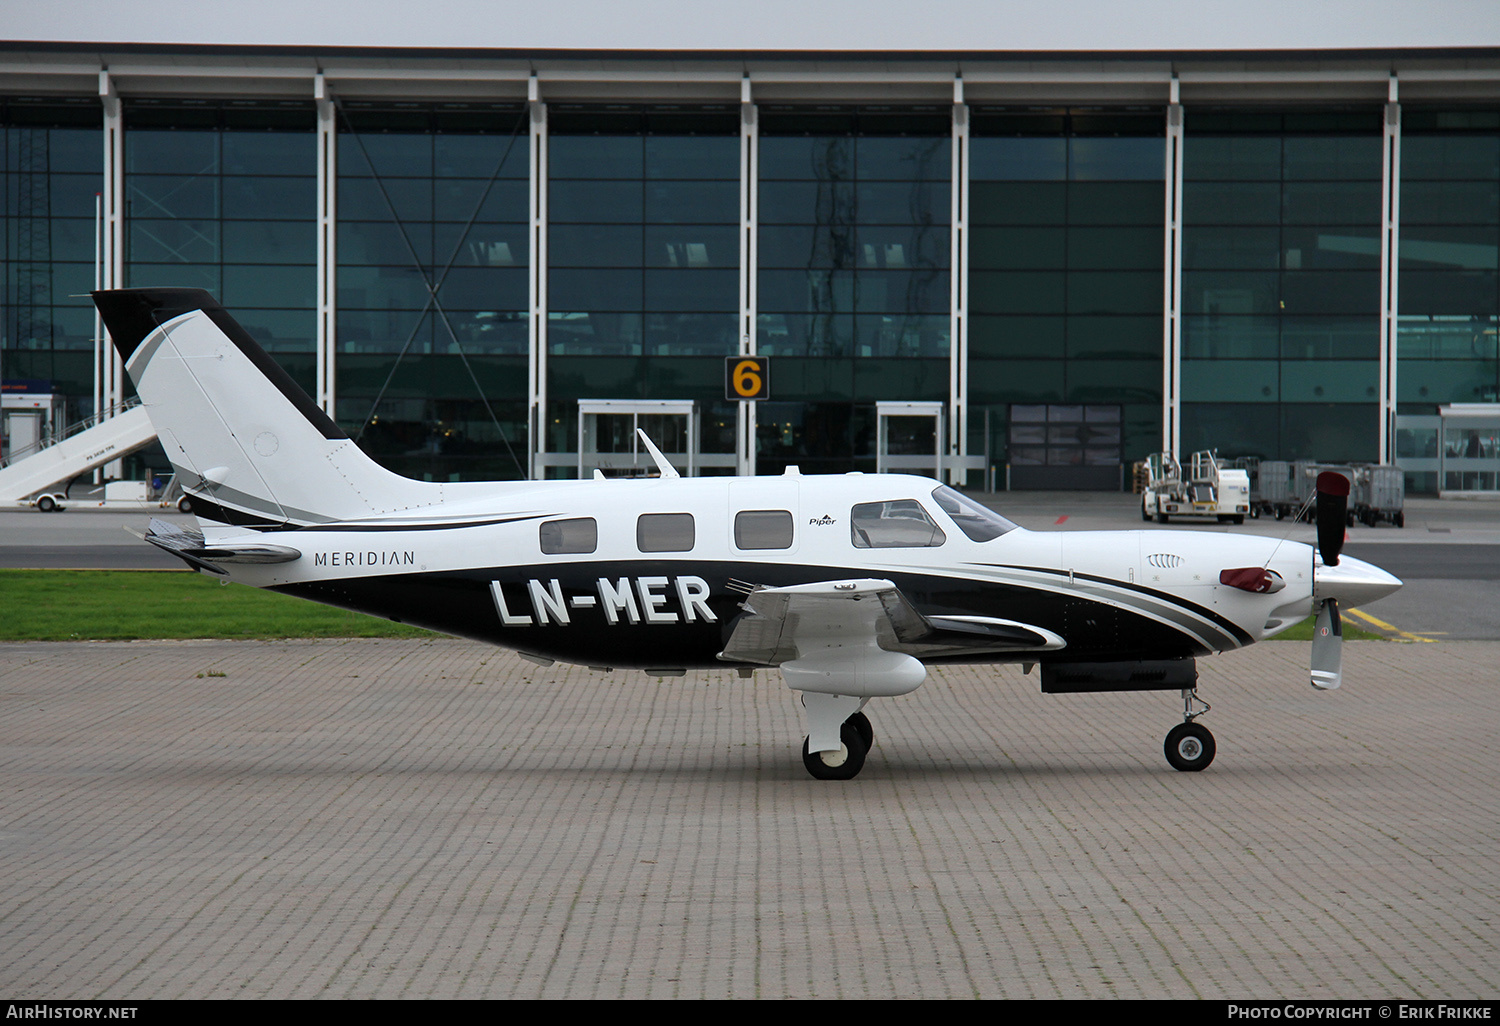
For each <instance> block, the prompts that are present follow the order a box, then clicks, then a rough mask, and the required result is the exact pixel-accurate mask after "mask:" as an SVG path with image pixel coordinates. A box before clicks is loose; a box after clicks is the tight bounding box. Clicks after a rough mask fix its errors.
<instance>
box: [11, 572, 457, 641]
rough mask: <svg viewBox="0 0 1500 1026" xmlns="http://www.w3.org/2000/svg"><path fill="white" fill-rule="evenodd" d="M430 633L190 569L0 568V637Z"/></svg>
mask: <svg viewBox="0 0 1500 1026" xmlns="http://www.w3.org/2000/svg"><path fill="white" fill-rule="evenodd" d="M435 636H437V635H434V634H433V633H432V632H431V631H426V630H423V629H421V628H420V627H409V626H407V625H405V624H399V623H391V622H390V621H389V620H381V619H378V618H376V617H373V616H365V615H364V614H362V613H351V612H349V611H348V610H345V609H336V608H334V607H333V606H325V605H321V604H319V603H317V602H308V601H307V600H305V599H299V598H293V597H292V596H290V595H282V594H279V593H277V592H272V591H263V590H261V589H259V588H249V587H246V586H244V585H241V584H230V585H221V584H220V583H219V582H218V581H216V580H211V579H210V578H208V577H205V576H204V575H203V574H197V573H193V572H192V571H188V570H184V571H182V572H172V571H167V572H161V571H157V572H142V571H138V570H0V641H130V640H137V639H148V638H149V639H177V638H422V637H426V638H430V637H435Z"/></svg>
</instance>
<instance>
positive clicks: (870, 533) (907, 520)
mask: <svg viewBox="0 0 1500 1026" xmlns="http://www.w3.org/2000/svg"><path fill="white" fill-rule="evenodd" d="M849 534H850V540H851V541H853V543H854V547H855V548H856V549H914V548H934V547H936V546H938V545H941V544H943V542H945V541H947V540H948V536H947V535H945V534H944V533H943V529H942V528H941V527H939V526H938V525H937V524H935V523H934V522H933V520H932V517H930V516H928V515H927V511H926V510H925V509H923V508H922V504H921V503H920V502H918V501H917V500H916V499H891V500H888V501H886V502H861V503H859V504H858V505H856V506H855V507H854V508H853V509H852V510H851V511H850V513H849Z"/></svg>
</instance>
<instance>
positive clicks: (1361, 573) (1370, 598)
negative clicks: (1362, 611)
mask: <svg viewBox="0 0 1500 1026" xmlns="http://www.w3.org/2000/svg"><path fill="white" fill-rule="evenodd" d="M1400 587H1401V578H1399V577H1397V576H1396V575H1395V574H1391V573H1387V572H1386V571H1384V570H1382V569H1380V567H1378V566H1376V565H1375V564H1374V563H1366V562H1365V561H1364V560H1362V559H1355V558H1353V557H1352V556H1345V557H1343V558H1342V559H1340V560H1339V564H1338V566H1324V565H1323V564H1322V563H1321V562H1319V563H1317V564H1316V565H1315V566H1314V567H1313V595H1314V596H1316V597H1317V598H1320V599H1329V598H1332V599H1338V600H1339V602H1340V603H1341V604H1342V605H1343V606H1344V607H1345V608H1348V607H1350V606H1363V605H1367V604H1369V603H1371V602H1374V601H1375V600H1376V599H1381V598H1384V597H1385V596H1387V595H1389V594H1391V593H1392V592H1393V591H1395V590H1396V589H1397V588H1400Z"/></svg>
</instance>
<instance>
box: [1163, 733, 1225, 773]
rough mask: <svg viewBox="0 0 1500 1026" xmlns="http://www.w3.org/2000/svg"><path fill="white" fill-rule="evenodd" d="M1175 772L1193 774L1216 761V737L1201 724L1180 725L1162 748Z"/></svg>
mask: <svg viewBox="0 0 1500 1026" xmlns="http://www.w3.org/2000/svg"><path fill="white" fill-rule="evenodd" d="M1162 748H1163V750H1164V751H1165V752H1166V756H1167V761H1168V762H1170V763H1171V764H1172V768H1173V769H1175V770H1182V771H1183V772H1184V773H1192V772H1196V771H1197V770H1201V769H1206V768H1207V767H1208V764H1209V763H1211V762H1213V761H1214V751H1215V746H1214V736H1213V735H1212V734H1210V733H1209V732H1208V728H1207V727H1205V726H1203V725H1202V724H1200V723H1179V724H1178V725H1177V726H1175V727H1173V728H1172V731H1171V733H1169V734H1168V735H1167V742H1166V744H1165V745H1163V746H1162Z"/></svg>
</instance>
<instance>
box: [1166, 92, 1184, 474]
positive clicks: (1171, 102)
mask: <svg viewBox="0 0 1500 1026" xmlns="http://www.w3.org/2000/svg"><path fill="white" fill-rule="evenodd" d="M1166 183H1167V184H1166V233H1165V238H1164V241H1163V247H1164V251H1163V254H1162V256H1163V266H1164V268H1165V273H1164V275H1163V278H1162V312H1163V326H1162V356H1161V445H1162V451H1164V452H1169V453H1174V454H1175V453H1176V452H1177V450H1178V447H1179V446H1180V445H1181V443H1182V94H1181V92H1180V89H1179V86H1178V82H1177V76H1176V75H1175V74H1174V75H1173V76H1172V84H1171V93H1170V95H1169V98H1168V102H1167V152H1166Z"/></svg>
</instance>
